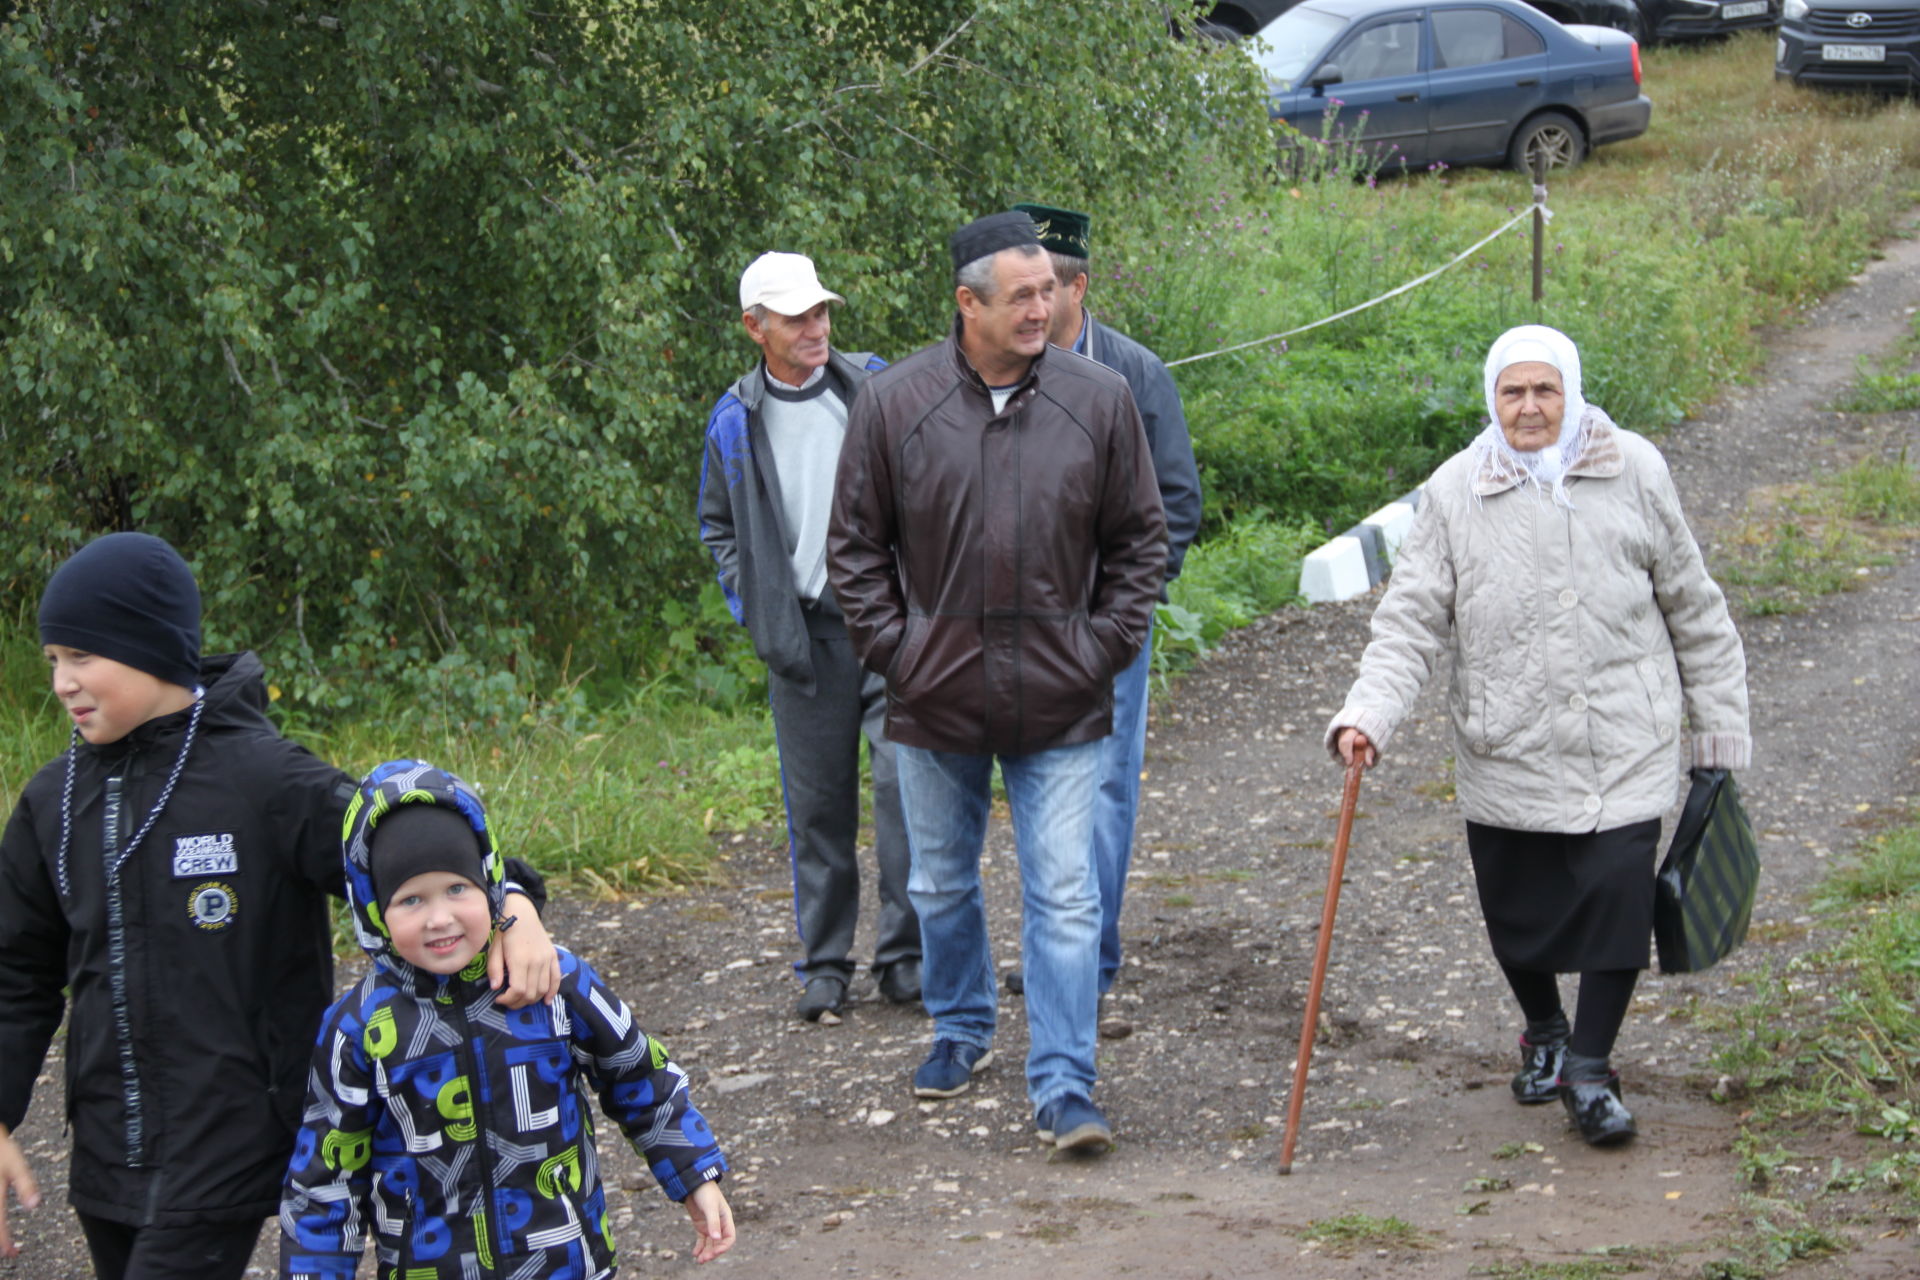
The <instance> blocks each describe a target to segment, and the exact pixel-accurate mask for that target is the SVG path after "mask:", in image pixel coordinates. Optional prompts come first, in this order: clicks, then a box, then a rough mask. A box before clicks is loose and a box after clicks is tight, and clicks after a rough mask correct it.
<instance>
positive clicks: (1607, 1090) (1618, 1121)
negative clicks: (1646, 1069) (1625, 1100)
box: [1560, 1071, 1635, 1147]
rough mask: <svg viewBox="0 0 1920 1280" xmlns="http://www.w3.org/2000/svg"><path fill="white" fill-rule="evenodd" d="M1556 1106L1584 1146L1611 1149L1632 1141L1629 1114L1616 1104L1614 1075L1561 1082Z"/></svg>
mask: <svg viewBox="0 0 1920 1280" xmlns="http://www.w3.org/2000/svg"><path fill="white" fill-rule="evenodd" d="M1560 1105H1562V1106H1564V1107H1565V1108H1566V1109H1567V1117H1568V1118H1569V1119H1571V1120H1572V1121H1573V1123H1574V1125H1575V1126H1576V1127H1577V1128H1578V1129H1579V1130H1580V1136H1581V1137H1582V1138H1585V1139H1586V1141H1587V1145H1588V1146H1592V1147H1611V1146H1615V1145H1617V1144H1619V1143H1622V1142H1628V1141H1631V1140H1632V1138H1633V1135H1634V1132H1635V1130H1634V1125H1633V1112H1631V1111H1629V1110H1627V1108H1626V1106H1625V1105H1624V1104H1622V1103H1621V1101H1620V1073H1619V1072H1617V1071H1614V1072H1609V1073H1608V1074H1607V1076H1606V1078H1605V1079H1603V1080H1562V1081H1561V1082H1560Z"/></svg>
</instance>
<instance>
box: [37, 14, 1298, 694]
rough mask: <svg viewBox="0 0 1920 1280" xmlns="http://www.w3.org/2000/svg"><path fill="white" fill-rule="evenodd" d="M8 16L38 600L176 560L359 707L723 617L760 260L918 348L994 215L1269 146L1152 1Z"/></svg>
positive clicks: (495, 680) (296, 676)
mask: <svg viewBox="0 0 1920 1280" xmlns="http://www.w3.org/2000/svg"><path fill="white" fill-rule="evenodd" d="M0 13H4V14H5V16H4V17H0V433H4V437H5V455H4V462H0V466H4V467H5V468H6V473H7V492H8V494H9V495H10V498H11V501H10V502H9V504H8V511H7V518H6V519H5V521H4V523H3V524H0V529H3V530H4V533H0V583H3V584H4V590H5V591H6V592H7V594H8V595H9V596H10V597H11V603H13V604H14V605H15V607H18V605H19V603H20V602H22V601H30V600H31V599H33V598H34V597H35V596H36V595H37V592H38V590H39V587H40V585H41V584H42V583H43V582H44V580H45V576H46V573H47V572H48V571H49V570H50V569H51V568H52V567H53V566H54V565H55V564H57V563H58V562H59V560H60V559H62V558H63V557H64V556H65V555H66V554H68V553H69V552H70V551H71V550H72V549H73V548H74V547H75V546H76V545H78V544H79V543H80V542H82V541H84V540H85V539H86V538H88V537H90V536H92V535H94V534H96V533H99V532H102V531H105V530H109V529H118V528H131V527H137V528H143V529H147V530H149V531H152V532H155V533H159V534H161V535H163V536H165V537H167V538H169V539H171V540H173V541H174V542H175V543H176V544H177V545H179V546H181V547H182V548H183V549H185V550H186V551H187V553H188V555H189V558H190V559H191V560H192V561H193V563H194V564H195V567H196V569H197V571H198V573H199V575H200V577H201V581H202V586H203V590H204V591H205V594H206V597H207V601H208V622H209V630H210V633H211V637H212V639H213V640H214V641H215V642H219V643H244V644H248V645H251V646H253V647H256V648H260V649H263V650H265V651H266V652H267V655H268V658H269V662H270V665H271V667H272V668H273V669H274V670H275V671H276V674H277V676H278V677H279V678H280V680H281V682H282V683H283V684H284V685H286V686H287V687H288V688H289V689H290V690H291V691H293V692H295V693H296V694H297V695H298V696H299V698H301V699H302V700H304V701H306V702H309V703H312V704H316V705H322V706H332V705H340V704H341V703H343V702H345V701H347V700H349V699H350V698H351V696H352V691H353V689H354V685H355V681H356V680H359V679H366V678H380V679H392V678H395V677H399V678H402V679H406V678H415V677H417V675H418V673H420V672H422V671H424V670H428V669H431V668H437V670H438V672H439V675H440V677H442V678H441V679H439V680H438V681H437V682H436V683H437V684H439V685H441V686H442V687H444V686H445V685H446V684H449V683H459V684H461V685H462V686H464V687H467V688H470V689H481V688H494V689H500V688H507V689H511V688H513V687H514V686H515V685H516V683H518V684H520V685H522V686H524V685H525V682H526V681H528V680H540V679H544V678H546V677H547V676H548V675H550V674H551V673H552V672H553V671H554V670H556V669H557V667H558V664H560V663H561V662H562V661H564V660H568V657H569V655H571V661H572V663H573V665H574V667H575V669H578V667H580V666H581V665H584V664H585V663H588V662H595V663H605V662H609V661H617V660H619V659H621V658H622V657H630V656H631V653H632V648H631V646H632V644H633V642H634V637H636V636H645V635H647V634H649V633H650V632H651V631H652V629H653V627H654V623H655V620H656V619H657V618H658V616H659V611H660V608H661V606H662V605H663V603H665V602H667V601H670V600H681V601H684V600H687V599H690V598H691V595H692V592H693V590H694V589H695V584H697V583H698V582H699V581H700V579H701V578H702V577H703V576H704V574H705V568H704V564H703V560H702V555H701V553H700V550H699V547H698V543H697V539H696V537H695V530H694V527H693V515H692V511H693V499H694V489H695V486H696V484H697V479H698V466H699V454H700V434H701V427H702V425H703V424H704V422H705V419H706V414H707V410H708V408H709V407H710V405H711V404H712V402H713V400H714V399H715V398H716V397H717V396H718V394H719V393H720V392H721V391H722V390H723V389H724V388H725V386H726V385H727V384H728V383H729V382H730V381H731V380H732V379H733V378H734V377H736V376H737V375H738V374H739V373H740V372H741V371H742V370H743V369H745V368H746V367H747V366H748V364H749V361H750V357H751V356H752V355H753V354H755V353H754V352H753V350H752V348H751V347H750V346H749V345H748V344H746V342H745V341H744V338H743V337H742V335H741V333H740V328H739V320H738V306H737V296H736V292H735V289H736V281H737V279H738V275H739V272H740V270H741V269H742V267H744V266H745V264H746V263H747V262H748V261H749V260H751V258H752V257H753V256H754V255H755V254H757V253H759V252H760V251H762V250H764V249H769V248H781V249H789V250H797V251H802V252H806V253H809V254H811V255H813V257H814V258H815V259H816V261H818V262H819V263H820V266H821V270H822V273H823V275H824V276H825V277H826V279H827V280H828V281H829V283H830V285H831V287H834V288H836V289H838V290H839V291H841V292H843V293H846V294H847V295H848V297H849V299H850V305H849V306H848V307H847V308H846V309H844V312H843V314H841V315H840V316H839V317H838V319H837V323H838V325H839V326H840V328H839V332H838V333H837V334H836V339H837V340H838V341H839V343H840V345H842V346H844V347H848V348H850V349H851V348H854V347H858V348H862V349H873V350H878V351H880V352H882V353H883V354H887V355H892V356H898V355H900V354H904V353H905V352H906V351H907V350H909V349H911V348H913V347H915V346H918V345H921V344H922V343H924V342H926V341H929V340H931V339H932V338H933V337H935V336H937V335H938V334H939V333H940V332H941V331H942V329H943V328H944V326H945V324H946V323H947V315H948V312H949V309H950V296H949V290H948V263H947V261H946V251H945V239H946V233H947V232H948V231H949V230H951V229H952V228H953V227H955V226H958V225H960V224H961V223H962V222H964V221H966V220H968V219H969V218H972V217H974V216H978V215H979V214H981V213H985V212H990V211H992V210H994V209H998V208H1003V207H1005V206H1006V205H1007V204H1008V203H1010V202H1012V201H1014V200H1018V199H1026V198H1037V199H1044V200H1048V201H1051V202H1055V203H1063V204H1072V205H1077V206H1080V207H1084V208H1089V209H1090V210H1092V211H1093V212H1094V214H1095V216H1096V218H1097V219H1100V220H1101V221H1102V223H1105V224H1107V225H1119V224H1121V223H1122V222H1123V220H1124V217H1125V213H1126V210H1127V207H1128V204H1129V202H1130V201H1131V200H1132V199H1134V198H1135V197H1136V196H1137V195H1138V193H1140V192H1141V191H1143V190H1148V189H1151V188H1154V187H1156V186H1159V185H1163V184H1165V183H1166V182H1167V181H1168V180H1169V175H1170V174H1174V173H1177V172H1179V171H1180V170H1181V168H1182V166H1183V165H1184V164H1186V163H1187V161H1188V158H1189V157H1190V156H1192V155H1194V154H1195V153H1196V151H1197V150H1201V149H1204V150H1209V151H1211V152H1213V153H1214V154H1216V155H1220V156H1228V155H1230V156H1233V157H1237V158H1238V160H1250V159H1251V157H1253V156H1254V155H1255V154H1256V153H1257V149H1258V147H1259V145H1260V140H1261V139H1262V138H1263V137H1264V133H1263V131H1261V130H1260V129H1258V128H1257V127H1249V126H1251V125H1253V124H1254V123H1255V122H1256V121H1257V120H1258V118H1259V117H1260V115H1261V112H1260V111H1259V108H1258V103H1257V95H1256V93H1255V92H1254V90H1253V86H1252V85H1251V83H1250V76H1249V73H1248V72H1247V71H1246V69H1245V67H1244V65H1243V64H1244V62H1245V60H1244V59H1233V58H1223V57H1221V56H1219V55H1218V54H1217V53H1216V52H1215V51H1214V50H1212V49H1211V48H1210V47H1209V46H1208V45H1207V44H1206V42H1203V41H1202V42H1182V41H1178V40H1175V39H1172V38H1170V37H1169V35H1168V20H1167V14H1166V11H1165V9H1164V8H1163V7H1162V6H1161V5H1159V4H1156V3H1153V2H1152V0H1115V2H1104V3H1103V2H1100V0H1079V2H1075V3H1046V4H1043V3H1039V2H1038V0H979V2H975V3H962V2H954V0H932V2H926V0H767V2H765V3H761V4H757V5H753V6H746V7H742V6H739V5H736V4H727V3H720V2H719V0H612V2H608V0H542V2H541V3H539V4H527V3H522V2H521V0H486V2H482V0H387V3H383V4H379V5H353V6H346V5H340V6H337V7H336V6H333V5H330V4H327V3H280V2H278V0H251V2H245V3H243V2H239V0H235V2H233V3H224V4H209V5H172V4H163V3H158V2H157V0H153V2H150V3H133V4H122V5H111V6H109V5H88V4H78V3H60V2H48V3H38V4H32V3H25V4H16V5H12V6H8V5H7V4H5V3H4V0H0ZM1236 162H1237V161H1236ZM1097 225H1099V224H1097ZM509 671H514V672H515V674H513V675H503V674H502V673H505V672H509ZM450 672H451V673H456V674H458V675H459V676H460V677H461V679H460V680H459V681H458V682H453V681H448V680H446V679H444V677H445V676H446V675H447V674H448V673H450ZM409 673H412V674H411V675H409ZM468 677H471V678H470V679H469V678H468Z"/></svg>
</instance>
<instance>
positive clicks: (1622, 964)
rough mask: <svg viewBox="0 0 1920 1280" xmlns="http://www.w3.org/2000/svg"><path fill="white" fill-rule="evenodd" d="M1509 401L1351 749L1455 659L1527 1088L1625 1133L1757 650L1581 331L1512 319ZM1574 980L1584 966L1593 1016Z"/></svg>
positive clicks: (1432, 488) (1385, 607)
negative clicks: (1681, 807)
mask: <svg viewBox="0 0 1920 1280" xmlns="http://www.w3.org/2000/svg"><path fill="white" fill-rule="evenodd" d="M1486 394H1487V411H1488V414H1489V416H1490V418H1491V421H1490V422H1489V423H1488V425H1487V428H1486V430H1485V431H1483V432H1481V433H1480V435H1479V436H1477V437H1476V438H1475V439H1474V441H1473V443H1472V444H1470V445H1468V446H1467V448H1466V449H1464V450H1462V451H1461V452H1460V453H1458V454H1456V455H1454V456H1453V457H1452V458H1449V459H1448V460H1447V461H1446V462H1445V463H1443V464H1442V465H1441V466H1440V469H1439V470H1437V471H1436V472H1434V474H1433V478H1432V479H1431V480H1430V481H1428V483H1427V486H1426V490H1425V493H1424V495H1423V498H1422V501H1421V504H1420V511H1419V515H1418V516H1417V518H1416V519H1415V521H1414V524H1413V528H1412V530H1411V531H1410V532H1409V533H1408V535H1407V539H1406V541H1405V543H1404V544H1403V545H1402V546H1401V548H1400V552H1399V556H1398V558H1397V560H1396V561H1395V564H1394V569H1393V578H1392V581H1391V582H1390V584H1389V585H1388V588H1387V593H1386V596H1385V598H1384V599H1382V600H1381V602H1380V606H1379V608H1378V609H1376V610H1375V611H1374V615H1373V639H1372V642H1371V643H1370V644H1368V646H1367V651H1366V654H1365V655H1364V656H1363V657H1362V659H1361V662H1360V676H1359V679H1357V680H1356V681H1355V682H1354V685H1353V688H1352V690H1351V691H1350V692H1349V693H1348V694H1347V700H1346V705H1345V706H1344V707H1343V708H1342V709H1341V711H1340V713H1339V714H1338V715H1336V716H1335V717H1334V718H1333V722H1332V724H1331V725H1330V726H1329V727H1328V729H1327V745H1328V746H1329V748H1331V749H1332V750H1333V752H1334V753H1335V755H1336V756H1337V757H1339V758H1340V759H1342V760H1344V761H1348V762H1351V761H1352V759H1353V757H1354V754H1355V753H1356V752H1357V753H1359V754H1360V757H1361V761H1362V763H1363V764H1364V765H1366V766H1368V767H1371V766H1372V765H1373V763H1374V761H1375V753H1376V752H1380V751H1384V750H1386V748H1387V745H1388V743H1389V742H1390V741H1391V739H1392V736H1393V731H1394V728H1395V727H1396V726H1397V725H1398V724H1399V723H1400V722H1401V720H1403V719H1404V718H1405V717H1406V715H1407V713H1408V711H1409V710H1410V709H1411V708H1412V706H1413V703H1414V699H1415V697H1416V696H1417V695H1418V694H1419V692H1420V689H1421V686H1422V685H1423V684H1425V683H1426V680H1427V677H1428V676H1429V675H1430V674H1431V673H1432V671H1433V668H1434V664H1435V661H1436V660H1437V659H1438V658H1439V657H1440V655H1441V653H1442V652H1446V653H1448V654H1449V655H1450V656H1451V658H1452V660H1453V662H1452V668H1453V687H1452V697H1451V699H1450V702H1451V709H1452V716H1453V730H1454V740H1455V744H1456V749H1455V763H1454V790H1455V793H1456V794H1457V795H1458V796H1459V798H1460V806H1461V808H1462V809H1463V810H1464V811H1465V815H1466V819H1467V849H1468V851H1469V853H1470V854H1471V855H1472V858H1473V874H1474V880H1475V882H1476V884H1477V886H1478V888H1479V895H1480V907H1481V911H1482V913H1483V914H1484V916H1485V918H1486V924H1487V934H1488V936H1489V938H1490V939H1491V940H1492V943H1493V954H1494V958H1495V959H1496V960H1498V961H1499V963H1500V967H1501V969H1502V970H1503V971H1504V972H1505V973H1506V977H1507V982H1508V984H1509V985H1510V986H1511V987H1512V988H1513V994H1514V996H1515V998H1516V999H1517V1000H1518V1001H1519V1004H1520V1009H1521V1012H1522V1014H1523V1015H1524V1016H1525V1018H1526V1031H1525V1034H1524V1035H1522V1037H1521V1039H1520V1061H1521V1066H1520V1072H1519V1074H1517V1075H1516V1076H1514V1078H1513V1093H1514V1096H1515V1097H1516V1098H1517V1099H1518V1100H1519V1101H1521V1102H1523V1103H1540V1102H1550V1101H1552V1100H1553V1099H1554V1098H1555V1097H1556V1096H1557V1097H1558V1098H1559V1099H1560V1101H1561V1103H1562V1104H1563V1105H1564V1106H1565V1107H1566V1109H1567V1113H1568V1115H1569V1116H1570V1117H1571V1119H1572V1121H1573V1123H1574V1124H1575V1125H1577V1126H1578V1128H1579V1130H1580V1134H1581V1136H1582V1137H1583V1138H1585V1139H1586V1140H1587V1141H1588V1142H1590V1143H1593V1144H1595V1145H1605V1144H1611V1143H1618V1142H1625V1141H1627V1140H1628V1139H1630V1138H1632V1137H1633V1134H1634V1122H1633V1116H1632V1114H1631V1113H1630V1112H1629V1111H1628V1110H1627V1108H1626V1106H1625V1105H1624V1103H1623V1102H1622V1101H1621V1097H1620V1078H1619V1075H1618V1074H1617V1073H1616V1072H1615V1071H1614V1070H1613V1066H1612V1064H1611V1062H1609V1060H1608V1057H1609V1054H1611V1052H1612V1050H1613V1043H1614V1039H1615V1037H1616V1036H1617V1035H1618V1034H1619V1031H1620V1024H1621V1022H1622V1021H1623V1020H1624V1019H1625V1017H1626V1013H1627V1006H1628V1005H1629V1004H1630V1003H1631V1001H1632V999H1633V988H1634V983H1635V982H1636V981H1637V979H1638V978H1639V974H1640V970H1642V969H1644V968H1646V967H1647V961H1648V950H1649V946H1648V938H1649V935H1650V934H1651V932H1652V927H1653V896H1654V894H1653V871H1654V860H1655V856H1656V853H1657V850H1658V844H1659V839H1660V817H1661V815H1662V814H1663V813H1665V812H1666V811H1667V809H1668V808H1669V807H1670V806H1671V805H1672V804H1673V802H1674V800H1675V797H1676V794H1677V788H1676V783H1677V782H1678V781H1679V779H1680V738H1681V715H1682V712H1683V711H1684V713H1685V715H1686V720H1687V724H1688V727H1689V729H1690V732H1691V745H1692V760H1693V766H1694V767H1695V768H1702V769H1706V768H1719V769H1739V768H1744V767H1745V766H1746V764H1747V762H1748V758H1749V756H1750V754H1751V751H1752V744H1751V739H1750V738H1749V737H1748V733H1747V685H1746V677H1747V668H1746V658H1745V655H1744V654H1743V653H1742V651H1741V647H1740V637H1739V636H1738V635H1737V634H1736V633H1735V632H1734V629H1733V622H1732V620H1731V619H1730V618H1729V617H1728V616H1727V606H1726V600H1725V598H1724V597H1723V596H1722V595H1721V594H1720V589H1719V588H1718V587H1717V586H1715V585H1714V582H1713V579H1711V578H1709V577H1708V576H1707V571H1706V567H1705V565H1704V564H1703V563H1702V561H1701V557H1700V548H1699V546H1698V545H1697V544H1696V543H1695V542H1694V540H1693V535H1692V534H1691V533H1689V532H1688V530H1687V524H1686V520H1685V519H1684V518H1683V517H1682V515H1681V513H1680V501H1679V498H1678V496H1677V495H1676V493H1675V492H1674V487H1673V480H1672V477H1671V476H1670V475H1669V474H1668V472H1667V467H1666V463H1665V461H1664V460H1663V459H1662V458H1661V456H1660V453H1659V451H1658V450H1656V449H1655V448H1654V447H1653V445H1652V444H1650V443H1648V442H1647V441H1646V440H1645V439H1643V438H1642V437H1640V436H1637V435H1635V434H1634V433H1633V432H1631V431H1626V430H1623V429H1621V428H1619V427H1616V426H1615V425H1614V424H1613V422H1612V421H1611V420H1610V419H1608V417H1607V415H1606V414H1605V413H1602V412H1601V411H1600V410H1599V409H1598V408H1596V407H1595V406H1593V405H1590V404H1587V403H1586V401H1585V400H1583V399H1582V398H1581V394H1580V355H1579V352H1578V351H1576V350H1575V348H1574V345H1573V343H1572V342H1570V341H1568V339H1567V338H1566V336H1565V335H1564V334H1561V333H1560V332H1558V331H1557V330H1554V329H1549V328H1546V327H1544V326H1541V325H1524V326H1522V327H1520V328H1518V329H1512V330H1509V331H1508V332H1506V333H1504V334H1502V335H1501V336H1500V339H1499V340H1498V341H1497V342H1495V343H1494V344H1493V349H1492V351H1491V352H1489V353H1488V355H1487V366H1486ZM1561 973H1578V974H1579V975H1580V986H1579V998H1578V1002H1577V1005H1576V1008H1575V1015H1574V1018H1573V1022H1572V1024H1571V1026H1569V1024H1568V1021H1567V1015H1566V1012H1565V1010H1564V1008H1563V1007H1562V1005H1561V1002H1560V987H1559V980H1558V978H1557V977H1556V975H1558V974H1561Z"/></svg>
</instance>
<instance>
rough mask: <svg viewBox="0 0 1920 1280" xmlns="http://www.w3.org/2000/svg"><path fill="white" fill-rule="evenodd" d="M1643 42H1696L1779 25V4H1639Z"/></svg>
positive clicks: (1684, 0) (1686, 0)
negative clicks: (1644, 25) (1644, 34)
mask: <svg viewBox="0 0 1920 1280" xmlns="http://www.w3.org/2000/svg"><path fill="white" fill-rule="evenodd" d="M1639 4H1640V12H1641V13H1642V14H1643V15H1644V16H1645V18H1646V22H1647V37H1646V38H1647V39H1648V40H1649V41H1654V40H1698V39H1703V38H1705V37H1707V36H1724V35H1730V34H1732V33H1733V32H1735V31H1745V30H1747V29H1748V28H1749V27H1771V26H1773V25H1774V24H1775V23H1777V22H1779V21H1780V0H1639Z"/></svg>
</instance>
